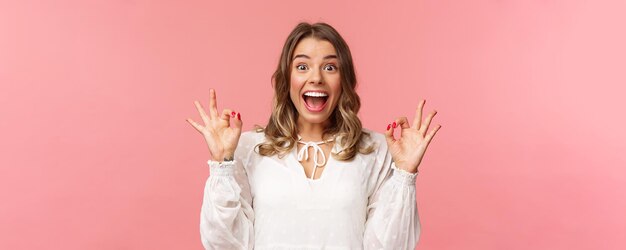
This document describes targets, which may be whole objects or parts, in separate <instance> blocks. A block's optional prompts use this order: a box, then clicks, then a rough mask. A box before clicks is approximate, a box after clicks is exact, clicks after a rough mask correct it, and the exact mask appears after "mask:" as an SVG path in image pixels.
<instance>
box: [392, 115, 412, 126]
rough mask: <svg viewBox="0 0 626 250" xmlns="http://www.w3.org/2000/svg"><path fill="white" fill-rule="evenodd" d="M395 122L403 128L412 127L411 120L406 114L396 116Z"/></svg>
mask: <svg viewBox="0 0 626 250" xmlns="http://www.w3.org/2000/svg"><path fill="white" fill-rule="evenodd" d="M395 122H396V124H397V127H400V128H402V129H407V128H410V127H411V126H409V120H408V119H407V118H406V116H403V117H398V118H396V120H395Z"/></svg>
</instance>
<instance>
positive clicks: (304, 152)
mask: <svg viewBox="0 0 626 250" xmlns="http://www.w3.org/2000/svg"><path fill="white" fill-rule="evenodd" d="M333 140H334V138H331V139H328V140H325V141H320V142H303V141H302V137H300V136H298V143H300V144H304V146H303V147H302V148H301V149H300V152H298V161H303V160H308V159H309V147H313V161H314V162H315V165H314V166H313V174H311V180H312V179H313V177H314V176H315V170H317V167H321V166H324V164H326V156H325V155H324V151H323V150H322V148H321V147H320V146H319V145H322V144H324V143H327V142H332V141H333ZM318 154H321V155H322V162H318V161H317V160H318V159H317V155H318Z"/></svg>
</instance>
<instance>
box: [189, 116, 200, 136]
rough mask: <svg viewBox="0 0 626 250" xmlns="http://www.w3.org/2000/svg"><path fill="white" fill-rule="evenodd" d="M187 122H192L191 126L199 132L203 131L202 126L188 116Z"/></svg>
mask: <svg viewBox="0 0 626 250" xmlns="http://www.w3.org/2000/svg"><path fill="white" fill-rule="evenodd" d="M187 122H188V123H189V124H191V126H192V127H194V128H195V129H196V130H198V132H200V133H202V126H201V125H200V124H198V123H196V122H195V121H193V120H191V118H187Z"/></svg>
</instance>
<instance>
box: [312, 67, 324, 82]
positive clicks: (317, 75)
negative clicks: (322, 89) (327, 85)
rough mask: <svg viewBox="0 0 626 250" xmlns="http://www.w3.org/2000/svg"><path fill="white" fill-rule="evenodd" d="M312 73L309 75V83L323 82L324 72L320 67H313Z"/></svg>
mask: <svg viewBox="0 0 626 250" xmlns="http://www.w3.org/2000/svg"><path fill="white" fill-rule="evenodd" d="M310 72H311V75H310V76H309V83H312V84H321V83H322V73H321V72H320V70H319V69H313V70H311V71H310Z"/></svg>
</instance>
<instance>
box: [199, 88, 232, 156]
mask: <svg viewBox="0 0 626 250" xmlns="http://www.w3.org/2000/svg"><path fill="white" fill-rule="evenodd" d="M209 95H210V99H209V115H207V114H206V112H204V109H203V108H202V105H200V103H199V102H198V101H194V103H195V105H196V108H197V109H198V112H199V113H200V116H201V117H202V121H203V122H204V126H202V125H200V124H198V123H196V122H194V121H193V120H191V118H187V122H189V124H191V126H193V127H194V128H195V129H196V130H198V132H200V133H201V134H202V135H203V136H204V139H205V140H206V142H207V145H208V146H209V151H211V156H212V157H213V160H215V161H223V160H232V159H233V157H234V154H235V149H236V148H237V143H238V142H239V136H241V126H242V122H241V115H240V114H239V113H236V112H234V111H232V110H230V109H224V110H223V111H222V114H221V115H219V114H218V113H217V100H216V97H215V90H214V89H210V90H209ZM230 119H233V123H234V124H233V125H234V126H233V127H231V126H230Z"/></svg>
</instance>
